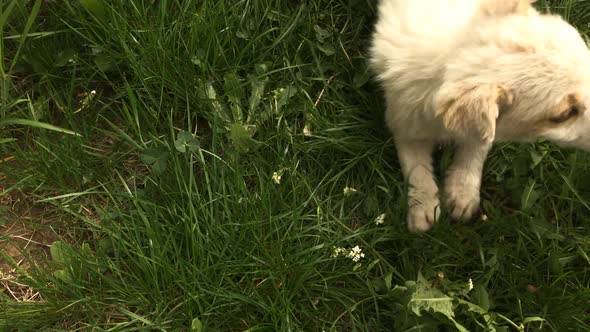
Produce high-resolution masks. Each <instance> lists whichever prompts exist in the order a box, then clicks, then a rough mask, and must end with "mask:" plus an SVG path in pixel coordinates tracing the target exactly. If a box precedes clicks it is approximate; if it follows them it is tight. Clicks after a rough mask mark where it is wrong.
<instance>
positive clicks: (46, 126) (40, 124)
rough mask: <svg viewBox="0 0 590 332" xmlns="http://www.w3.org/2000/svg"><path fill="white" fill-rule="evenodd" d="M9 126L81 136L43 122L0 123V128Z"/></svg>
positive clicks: (8, 120)
mask: <svg viewBox="0 0 590 332" xmlns="http://www.w3.org/2000/svg"><path fill="white" fill-rule="evenodd" d="M10 125H22V126H29V127H35V128H41V129H47V130H52V131H58V132H60V133H64V134H68V135H74V136H82V135H80V134H78V133H76V132H74V131H71V130H68V129H63V128H60V127H56V126H54V125H50V124H48V123H45V122H39V121H35V120H28V119H6V120H4V121H0V128H2V127H6V126H10Z"/></svg>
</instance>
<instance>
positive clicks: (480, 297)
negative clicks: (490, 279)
mask: <svg viewBox="0 0 590 332" xmlns="http://www.w3.org/2000/svg"><path fill="white" fill-rule="evenodd" d="M471 299H472V300H473V302H475V304H477V305H478V306H479V307H481V308H482V309H483V310H485V311H488V310H490V296H489V295H488V291H487V290H486V289H485V288H484V287H483V286H482V285H480V284H476V285H475V287H473V292H472V293H471Z"/></svg>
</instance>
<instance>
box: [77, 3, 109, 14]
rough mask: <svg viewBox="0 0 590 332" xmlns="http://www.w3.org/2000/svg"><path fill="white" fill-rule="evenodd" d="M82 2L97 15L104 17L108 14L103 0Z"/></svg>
mask: <svg viewBox="0 0 590 332" xmlns="http://www.w3.org/2000/svg"><path fill="white" fill-rule="evenodd" d="M80 3H81V4H82V6H84V8H86V10H87V11H89V12H90V13H91V14H92V15H94V16H95V17H104V16H106V14H107V7H106V5H105V3H104V1H103V0H80Z"/></svg>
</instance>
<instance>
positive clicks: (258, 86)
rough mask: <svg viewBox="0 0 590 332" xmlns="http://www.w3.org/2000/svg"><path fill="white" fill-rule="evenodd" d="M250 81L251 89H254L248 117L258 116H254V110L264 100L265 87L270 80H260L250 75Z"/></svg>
mask: <svg viewBox="0 0 590 332" xmlns="http://www.w3.org/2000/svg"><path fill="white" fill-rule="evenodd" d="M249 79H250V87H251V88H252V93H251V94H250V100H249V106H248V115H249V116H256V114H254V109H255V108H256V107H257V106H258V104H260V100H262V96H263V95H264V87H265V85H266V82H268V80H266V79H264V80H260V79H258V78H257V77H256V76H254V75H250V76H249Z"/></svg>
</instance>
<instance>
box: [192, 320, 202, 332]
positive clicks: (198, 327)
mask: <svg viewBox="0 0 590 332" xmlns="http://www.w3.org/2000/svg"><path fill="white" fill-rule="evenodd" d="M191 331H192V332H201V331H203V323H201V321H200V320H199V319H198V318H195V319H193V321H192V323H191Z"/></svg>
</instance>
